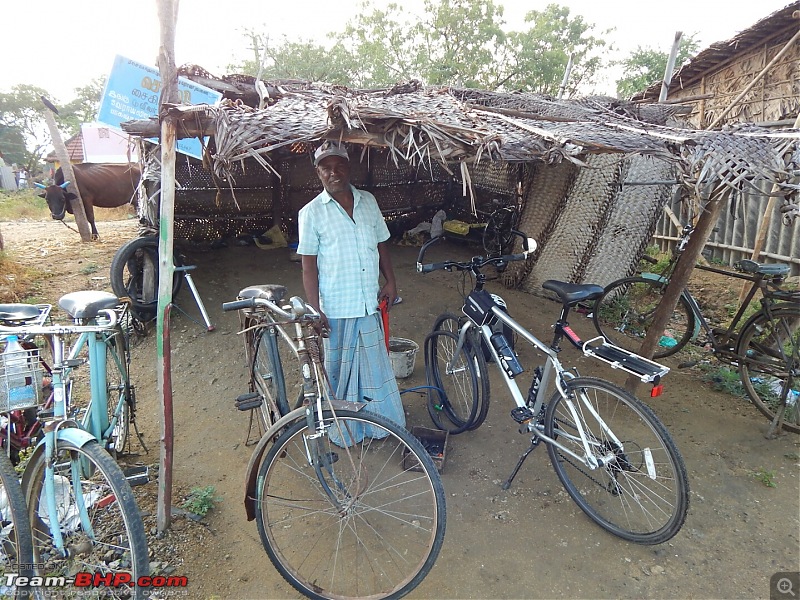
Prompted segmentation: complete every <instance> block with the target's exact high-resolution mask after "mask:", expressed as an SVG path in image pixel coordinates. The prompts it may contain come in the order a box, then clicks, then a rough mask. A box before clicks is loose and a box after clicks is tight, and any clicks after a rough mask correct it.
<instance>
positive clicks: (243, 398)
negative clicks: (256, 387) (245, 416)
mask: <svg viewBox="0 0 800 600" xmlns="http://www.w3.org/2000/svg"><path fill="white" fill-rule="evenodd" d="M260 397H261V394H259V393H258V392H250V393H247V394H242V395H240V396H238V397H237V398H236V400H234V402H235V403H236V404H237V405H238V404H241V403H242V402H246V401H247V400H255V399H256V398H260Z"/></svg>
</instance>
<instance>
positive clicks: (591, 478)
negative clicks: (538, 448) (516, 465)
mask: <svg viewBox="0 0 800 600" xmlns="http://www.w3.org/2000/svg"><path fill="white" fill-rule="evenodd" d="M566 385H567V388H568V390H569V392H570V394H580V395H582V396H583V397H584V398H585V399H587V400H588V401H589V403H590V405H591V406H592V407H593V408H594V410H595V411H596V412H597V413H598V414H599V415H600V417H601V418H602V419H603V421H604V422H605V424H606V425H607V426H608V427H609V428H610V429H611V431H612V432H613V434H614V436H616V438H617V440H619V441H620V442H621V443H622V447H620V446H619V445H618V444H617V443H616V442H615V441H614V439H613V438H612V437H611V436H609V435H608V434H607V432H606V431H605V429H604V428H602V427H601V425H600V423H599V422H598V421H597V420H596V417H595V416H594V415H593V414H592V411H590V410H585V408H586V407H585V405H584V404H583V403H582V402H580V401H577V400H576V401H575V402H574V404H575V409H576V413H577V415H578V416H577V419H579V420H580V426H581V427H582V428H583V431H584V432H585V434H586V436H587V438H588V442H589V444H590V447H591V448H592V453H593V455H594V458H596V459H598V460H599V459H601V458H603V459H604V461H605V463H606V464H605V465H604V466H600V467H598V468H596V469H590V468H589V467H587V466H586V465H585V464H583V463H581V462H579V461H578V460H577V459H575V458H574V457H572V456H570V455H568V454H567V453H566V452H564V451H563V450H561V449H560V448H558V447H557V446H555V445H553V444H548V445H547V452H548V454H549V455H550V461H551V462H552V464H553V468H554V469H555V471H556V475H557V476H558V478H559V480H560V481H561V483H562V484H563V485H564V488H565V489H566V490H567V493H568V494H569V495H570V497H572V499H573V500H574V501H575V502H576V504H577V505H578V506H579V507H580V508H581V510H583V512H584V513H586V515H588V516H589V518H590V519H592V521H594V522H595V523H597V524H598V525H600V527H602V528H603V529H605V530H606V531H608V532H610V533H612V534H614V535H616V536H618V537H621V538H622V539H625V540H628V541H631V542H635V543H637V544H661V543H663V542H666V541H667V540H669V539H671V538H672V537H673V536H675V534H677V533H678V531H679V530H680V528H681V527H682V526H683V523H684V521H685V520H686V512H687V510H688V508H689V481H688V478H687V475H686V467H685V466H684V463H683V458H682V457H681V454H680V452H679V451H678V449H677V447H676V446H675V443H674V442H673V441H672V437H671V436H670V435H669V433H668V432H667V430H666V428H665V427H664V425H663V424H662V423H661V421H659V420H658V418H657V417H656V416H655V414H654V413H653V411H652V410H651V409H650V408H649V407H648V406H646V405H645V404H643V403H641V402H640V401H639V400H637V399H636V398H635V397H633V396H632V395H631V394H629V393H628V392H626V391H625V390H623V389H621V388H619V387H617V386H615V385H613V384H611V383H609V382H607V381H604V380H602V379H596V378H594V377H578V378H575V379H570V380H569V381H567V382H566ZM575 419H576V418H575V417H574V416H573V414H572V413H571V412H570V411H569V409H568V406H566V403H565V401H564V399H563V398H562V396H561V395H560V394H559V393H558V392H556V393H555V394H554V395H553V397H552V399H551V400H550V402H549V404H548V406H547V411H546V413H545V434H546V435H547V436H548V437H551V438H554V439H557V441H558V442H559V443H560V444H562V445H563V446H565V447H567V448H569V449H570V450H572V451H573V452H574V453H576V454H577V455H579V456H584V454H585V450H584V447H583V443H582V441H581V438H580V437H579V436H578V434H577V432H578V429H577V426H576V423H575ZM611 454H613V458H611V459H610V458H609V456H610V455H611Z"/></svg>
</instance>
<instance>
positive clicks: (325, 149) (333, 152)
mask: <svg viewBox="0 0 800 600" xmlns="http://www.w3.org/2000/svg"><path fill="white" fill-rule="evenodd" d="M329 156H340V157H342V158H343V159H345V160H346V161H349V160H350V156H349V155H348V154H347V150H346V149H345V147H344V146H343V145H342V144H340V143H339V142H331V141H326V142H323V143H322V145H321V146H320V147H319V148H317V150H316V152H314V166H315V167H316V166H318V165H319V163H320V161H321V160H322V159H323V158H328V157H329Z"/></svg>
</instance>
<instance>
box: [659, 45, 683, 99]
mask: <svg viewBox="0 0 800 600" xmlns="http://www.w3.org/2000/svg"><path fill="white" fill-rule="evenodd" d="M682 36H683V32H682V31H676V32H675V39H674V40H673V42H672V49H670V51H669V58H668V59H667V68H666V69H664V79H662V80H661V93H660V94H659V96H658V101H659V102H664V101H665V100H666V99H667V94H668V93H669V84H670V82H671V81H672V73H673V72H674V71H675V59H677V58H678V49H679V48H680V47H681V37H682Z"/></svg>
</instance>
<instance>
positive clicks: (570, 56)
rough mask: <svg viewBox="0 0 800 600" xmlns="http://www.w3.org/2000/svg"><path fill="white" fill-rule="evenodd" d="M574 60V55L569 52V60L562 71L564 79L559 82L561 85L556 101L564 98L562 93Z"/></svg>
mask: <svg viewBox="0 0 800 600" xmlns="http://www.w3.org/2000/svg"><path fill="white" fill-rule="evenodd" d="M574 59H575V53H574V52H570V55H569V60H568V61H567V68H566V69H564V78H563V79H562V80H561V85H560V86H559V88H558V99H559V100H561V98H563V97H564V91H565V90H566V89H567V82H568V81H569V75H570V73H571V72H572V61H573V60H574Z"/></svg>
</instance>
